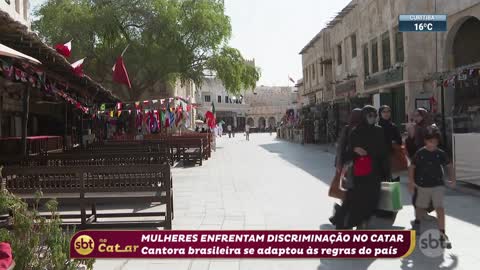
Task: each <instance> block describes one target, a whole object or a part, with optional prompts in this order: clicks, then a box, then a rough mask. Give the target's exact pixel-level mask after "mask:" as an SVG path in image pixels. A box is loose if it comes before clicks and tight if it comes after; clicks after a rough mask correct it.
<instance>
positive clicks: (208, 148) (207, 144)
mask: <svg viewBox="0 0 480 270" xmlns="http://www.w3.org/2000/svg"><path fill="white" fill-rule="evenodd" d="M172 137H173V138H176V137H180V138H202V139H203V159H205V160H208V159H209V158H210V157H211V155H212V139H213V137H212V134H211V133H185V134H182V135H174V136H172Z"/></svg>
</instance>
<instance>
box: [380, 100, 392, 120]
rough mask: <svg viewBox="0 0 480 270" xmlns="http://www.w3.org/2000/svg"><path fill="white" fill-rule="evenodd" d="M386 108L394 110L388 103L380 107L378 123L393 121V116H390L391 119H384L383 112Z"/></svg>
mask: <svg viewBox="0 0 480 270" xmlns="http://www.w3.org/2000/svg"><path fill="white" fill-rule="evenodd" d="M385 110H390V111H392V109H391V108H390V106H388V105H383V106H382V107H380V109H378V116H379V117H380V120H378V123H379V124H381V123H382V122H392V118H391V117H390V119H384V118H383V117H382V112H383V111H385Z"/></svg>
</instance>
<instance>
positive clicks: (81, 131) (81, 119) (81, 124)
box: [79, 113, 84, 148]
mask: <svg viewBox="0 0 480 270" xmlns="http://www.w3.org/2000/svg"><path fill="white" fill-rule="evenodd" d="M79 140H80V146H81V147H82V148H83V147H84V145H83V113H80V138H79Z"/></svg>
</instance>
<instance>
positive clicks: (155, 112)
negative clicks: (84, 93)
mask: <svg viewBox="0 0 480 270" xmlns="http://www.w3.org/2000/svg"><path fill="white" fill-rule="evenodd" d="M187 100H190V97H188V98H187V99H184V98H183V97H172V98H167V99H154V100H144V101H142V102H140V101H136V102H133V103H132V102H128V103H122V102H118V103H116V104H112V103H110V104H107V103H104V104H101V105H100V107H99V108H98V111H96V114H94V115H93V117H96V118H99V119H100V118H101V119H106V120H118V119H121V118H122V117H123V116H124V115H125V113H128V115H129V116H131V115H132V113H135V126H136V128H137V129H138V128H141V127H142V126H143V127H145V128H146V130H147V132H151V133H155V132H157V131H159V130H160V129H161V128H162V127H164V128H173V127H180V126H185V127H186V128H189V127H190V124H191V115H192V114H191V113H192V110H193V109H194V108H195V107H196V105H193V104H190V103H188V102H187ZM129 116H127V117H129Z"/></svg>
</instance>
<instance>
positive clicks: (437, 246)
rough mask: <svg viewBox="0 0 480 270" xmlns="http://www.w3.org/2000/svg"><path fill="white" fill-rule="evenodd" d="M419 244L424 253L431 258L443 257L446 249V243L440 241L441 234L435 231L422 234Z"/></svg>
mask: <svg viewBox="0 0 480 270" xmlns="http://www.w3.org/2000/svg"><path fill="white" fill-rule="evenodd" d="M418 242H419V247H420V250H421V251H422V253H423V254H424V255H425V256H427V257H431V258H435V257H440V256H442V255H443V252H444V249H445V248H446V245H445V242H443V241H441V240H440V232H439V231H438V230H434V229H431V230H427V231H425V232H424V233H422V235H421V236H420V239H419V240H418Z"/></svg>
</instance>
